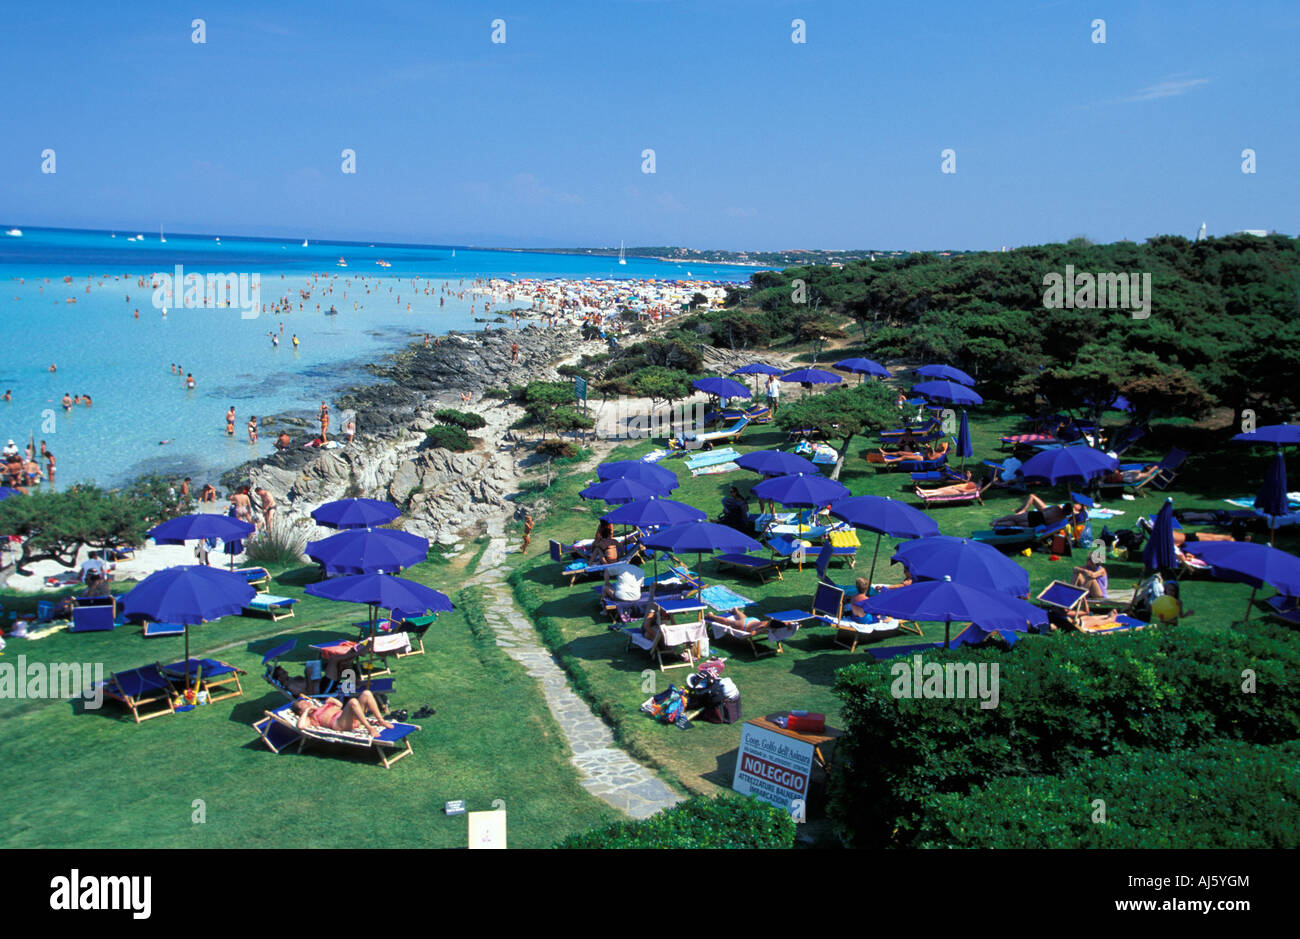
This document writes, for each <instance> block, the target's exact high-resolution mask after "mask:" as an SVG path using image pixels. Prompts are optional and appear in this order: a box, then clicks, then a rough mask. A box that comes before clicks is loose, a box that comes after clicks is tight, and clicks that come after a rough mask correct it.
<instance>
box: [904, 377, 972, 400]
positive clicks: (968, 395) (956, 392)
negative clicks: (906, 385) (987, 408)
mask: <svg viewBox="0 0 1300 939" xmlns="http://www.w3.org/2000/svg"><path fill="white" fill-rule="evenodd" d="M912 393H913V394H918V395H921V396H923V397H925V398H927V399H929V400H930V401H938V402H940V403H942V404H983V403H984V399H983V398H981V397H980V396H979V395H977V394H976V393H975V392H973V391H971V390H970V389H969V388H967V387H966V386H965V385H959V384H957V382H954V381H923V382H921V383H920V384H919V385H913V386H912Z"/></svg>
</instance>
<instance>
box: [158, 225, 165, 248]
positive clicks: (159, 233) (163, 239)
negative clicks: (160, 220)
mask: <svg viewBox="0 0 1300 939" xmlns="http://www.w3.org/2000/svg"><path fill="white" fill-rule="evenodd" d="M158 240H159V241H160V242H162V243H163V244H167V236H166V235H164V234H163V227H162V226H161V225H159V226H158Z"/></svg>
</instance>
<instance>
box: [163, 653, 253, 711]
mask: <svg viewBox="0 0 1300 939" xmlns="http://www.w3.org/2000/svg"><path fill="white" fill-rule="evenodd" d="M187 664H188V667H187ZM163 674H164V675H166V676H167V677H168V678H169V679H171V680H172V681H173V682H175V683H176V684H178V685H181V686H184V685H186V684H187V680H186V679H187V678H188V679H189V680H192V681H197V684H196V685H195V687H196V689H197V690H198V691H206V692H207V693H208V703H209V704H211V703H213V702H216V701H224V700H225V699H226V698H236V697H238V696H239V695H241V694H243V693H244V686H243V685H242V684H240V681H239V676H240V675H247V674H248V673H247V672H245V671H244V670H243V669H240V668H236V667H235V666H233V665H231V664H230V663H229V662H222V661H220V660H219V659H190V660H189V661H188V663H186V662H173V663H172V664H171V665H164V666H163ZM231 685H234V686H235V689H234V690H233V691H231V690H230V686H231ZM218 692H220V693H218Z"/></svg>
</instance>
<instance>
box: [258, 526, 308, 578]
mask: <svg viewBox="0 0 1300 939" xmlns="http://www.w3.org/2000/svg"><path fill="white" fill-rule="evenodd" d="M308 527H309V526H308V525H306V524H305V523H304V520H303V519H296V520H295V521H292V522H291V521H288V520H287V519H283V518H276V519H274V521H273V522H272V524H271V527H270V528H262V529H260V530H259V531H258V532H257V534H255V535H253V537H251V538H249V539H248V541H247V542H245V546H244V556H245V558H247V560H248V563H250V564H258V565H261V566H262V567H288V566H289V565H291V564H297V563H298V562H299V561H300V560H302V557H303V552H304V551H306V550H307V529H308Z"/></svg>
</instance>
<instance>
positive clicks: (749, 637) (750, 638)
mask: <svg viewBox="0 0 1300 939" xmlns="http://www.w3.org/2000/svg"><path fill="white" fill-rule="evenodd" d="M806 619H811V616H810V615H809V614H807V613H804V612H803V611H802V610H786V611H784V612H781V613H772V614H770V615H768V616H767V618H766V620H767V625H766V626H762V627H760V628H753V627H754V626H755V625H756V624H758V623H761V622H763V619H762V618H760V617H753V616H751V617H747V618H746V621H745V625H746V626H748V627H750V628H748V629H737V628H736V627H734V626H731V625H729V624H726V623H717V622H710V623H709V631H710V633H712V635H713V638H714V639H739V640H740V641H742V642H744V643H745V644H747V645H748V646H749V649H750V651H751V652H753V653H754V658H756V659H757V658H761V657H762V656H763V655H764V654H768V655H780V654H781V653H782V652H784V651H785V649H784V648H783V646H782V645H781V644H782V643H783V642H786V641H787V640H789V639H790V638H792V637H793V636H794V634H795V633H797V632H798V631H799V624H800V623H801V622H802V621H803V620H806ZM765 640H766V641H769V642H774V643H776V648H774V649H773V648H768V647H765V646H763V647H760V646H759V643H760V642H763V641H765Z"/></svg>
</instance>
